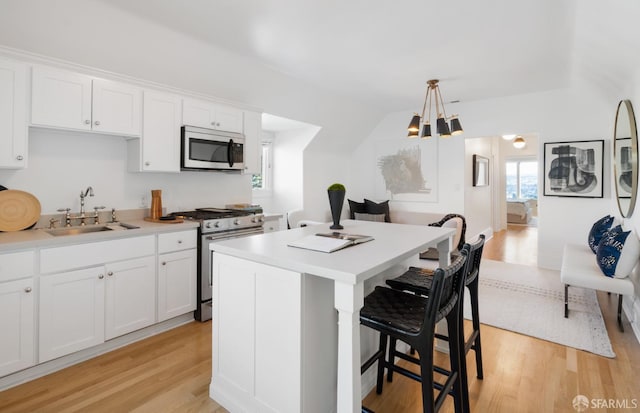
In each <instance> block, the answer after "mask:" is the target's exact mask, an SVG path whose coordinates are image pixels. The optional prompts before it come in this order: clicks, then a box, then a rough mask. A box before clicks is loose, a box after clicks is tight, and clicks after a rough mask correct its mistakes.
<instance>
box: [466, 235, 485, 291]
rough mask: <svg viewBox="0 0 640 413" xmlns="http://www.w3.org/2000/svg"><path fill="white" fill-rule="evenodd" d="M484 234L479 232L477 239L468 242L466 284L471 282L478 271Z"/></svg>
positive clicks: (476, 276)
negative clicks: (470, 242)
mask: <svg viewBox="0 0 640 413" xmlns="http://www.w3.org/2000/svg"><path fill="white" fill-rule="evenodd" d="M484 239H485V236H484V234H480V236H479V237H478V240H477V241H476V242H474V243H473V244H470V248H469V257H468V260H469V264H468V265H469V273H468V275H467V280H466V282H465V284H466V285H469V284H470V283H472V282H473V281H474V280H475V279H476V278H478V274H479V273H480V260H481V259H482V251H483V249H484Z"/></svg>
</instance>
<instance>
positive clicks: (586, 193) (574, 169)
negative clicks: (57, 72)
mask: <svg viewBox="0 0 640 413" xmlns="http://www.w3.org/2000/svg"><path fill="white" fill-rule="evenodd" d="M603 160H604V140H594V141H573V142H546V143H545V144H544V195H545V196H569V197H579V198H602V196H603Z"/></svg>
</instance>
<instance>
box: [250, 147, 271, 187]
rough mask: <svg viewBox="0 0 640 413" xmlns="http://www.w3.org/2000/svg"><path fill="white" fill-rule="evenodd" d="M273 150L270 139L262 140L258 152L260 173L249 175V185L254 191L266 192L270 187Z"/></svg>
mask: <svg viewBox="0 0 640 413" xmlns="http://www.w3.org/2000/svg"><path fill="white" fill-rule="evenodd" d="M272 152H273V142H272V141H262V153H261V154H260V173H259V174H253V175H252V176H251V187H252V188H253V190H254V191H261V192H268V191H271V187H272V179H273V178H272V177H273V175H272V173H271V157H272Z"/></svg>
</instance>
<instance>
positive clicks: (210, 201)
mask: <svg viewBox="0 0 640 413" xmlns="http://www.w3.org/2000/svg"><path fill="white" fill-rule="evenodd" d="M126 149H127V148H126V141H125V140H124V139H123V138H121V137H117V136H105V135H90V134H86V133H73V132H63V131H53V130H45V129H35V128H34V129H31V131H30V148H29V166H28V168H26V169H23V170H15V171H12V170H0V184H2V185H4V186H6V187H7V188H10V189H20V190H24V191H28V192H30V193H32V194H34V195H35V196H36V197H37V198H38V199H39V201H40V203H41V205H42V213H43V214H49V213H56V210H57V209H58V208H71V209H72V211H78V210H79V209H80V197H79V195H80V191H81V190H84V189H86V188H87V187H88V186H92V187H93V189H94V193H95V196H94V197H93V198H87V204H86V207H87V208H88V209H89V210H91V208H93V207H94V206H105V207H107V208H117V209H132V208H140V207H147V208H148V207H149V204H150V198H151V190H152V189H162V203H163V206H164V207H166V208H167V210H168V211H176V210H183V209H188V208H195V207H204V206H224V205H225V204H227V203H234V202H244V201H246V200H247V199H250V196H251V176H250V175H240V174H228V173H208V172H182V173H180V174H169V173H145V174H141V173H130V172H127V162H126V160H127V151H126ZM143 198H144V200H143Z"/></svg>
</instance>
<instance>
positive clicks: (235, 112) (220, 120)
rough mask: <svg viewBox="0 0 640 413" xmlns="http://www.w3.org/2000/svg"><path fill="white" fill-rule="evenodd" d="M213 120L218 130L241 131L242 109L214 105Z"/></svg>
mask: <svg viewBox="0 0 640 413" xmlns="http://www.w3.org/2000/svg"><path fill="white" fill-rule="evenodd" d="M215 120H216V126H215V128H216V129H218V130H222V131H227V132H238V133H242V111H241V110H239V109H236V108H232V107H230V106H222V105H216V107H215Z"/></svg>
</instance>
